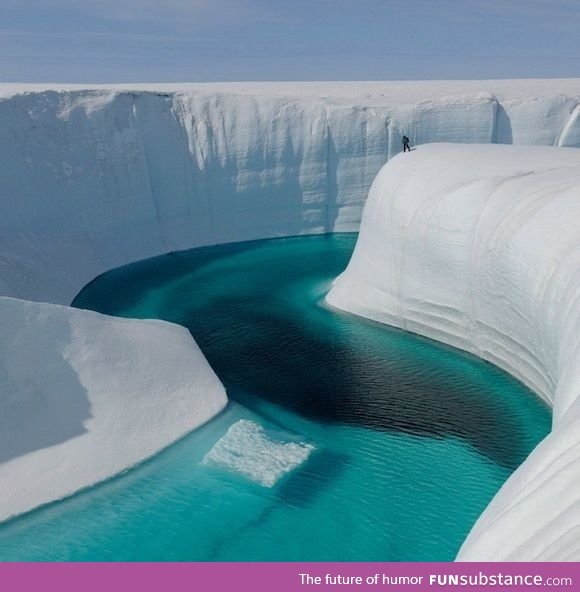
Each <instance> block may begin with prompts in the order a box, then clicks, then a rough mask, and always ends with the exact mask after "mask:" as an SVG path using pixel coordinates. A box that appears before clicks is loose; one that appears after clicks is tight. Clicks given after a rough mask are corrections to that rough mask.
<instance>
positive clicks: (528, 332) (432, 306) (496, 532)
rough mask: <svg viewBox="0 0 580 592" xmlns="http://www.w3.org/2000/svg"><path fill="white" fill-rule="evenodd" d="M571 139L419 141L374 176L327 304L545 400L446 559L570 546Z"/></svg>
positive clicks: (577, 214)
mask: <svg viewBox="0 0 580 592" xmlns="http://www.w3.org/2000/svg"><path fill="white" fill-rule="evenodd" d="M579 196H580V150H577V149H563V148H545V147H527V148H522V147H519V148H515V147H511V146H491V145H489V146H467V145H457V144H456V145H451V144H438V145H436V144H433V145H430V146H424V147H421V148H419V149H418V150H417V151H415V152H413V153H411V154H406V155H401V156H399V157H397V158H396V159H394V160H393V161H391V162H390V163H389V164H388V165H386V166H385V167H384V168H383V169H382V170H381V172H380V173H379V175H378V176H377V178H376V179H375V181H374V183H373V185H372V187H371V190H370V193H369V197H368V200H367V203H366V206H365V210H364V214H363V220H362V224H361V232H360V235H359V240H358V243H357V245H356V249H355V251H354V253H353V256H352V259H351V261H350V263H349V266H348V268H347V270H346V271H345V272H344V273H343V274H342V275H341V276H340V277H339V278H338V279H337V280H336V282H335V284H334V286H333V288H332V290H331V292H330V293H329V295H328V297H327V298H328V302H329V303H330V304H332V305H333V306H335V307H338V308H341V309H344V310H347V311H350V312H353V313H356V314H358V315H362V316H364V317H368V318H370V319H374V320H376V321H379V322H382V323H388V324H390V325H395V326H398V327H402V328H403V329H407V330H409V331H413V332H415V333H419V334H422V335H426V336H428V337H431V338H434V339H437V340H439V341H443V342H446V343H449V344H451V345H454V346H456V347H459V348H461V349H464V350H467V351H470V352H472V353H474V354H476V355H478V356H480V357H482V358H484V359H486V360H489V361H491V362H493V363H494V364H497V365H498V366H500V367H502V368H504V369H506V370H507V371H509V372H510V373H512V374H513V375H515V376H516V377H518V378H520V379H521V380H522V381H523V382H524V383H526V384H527V385H529V386H530V387H531V388H533V389H534V390H535V391H536V392H537V393H538V394H539V395H541V396H542V397H543V398H544V399H545V400H546V401H548V402H549V403H550V404H551V405H552V406H553V414H554V419H553V429H552V432H551V434H550V435H549V436H548V437H547V438H546V439H545V440H544V441H543V442H542V443H541V444H540V445H539V446H538V447H537V448H536V450H534V452H533V453H532V454H531V455H530V456H529V457H528V459H527V460H526V462H525V463H524V464H523V465H522V466H521V467H520V468H519V469H518V470H517V471H516V472H515V473H514V474H513V475H512V477H511V478H510V479H509V480H508V481H507V482H506V483H505V485H504V486H503V487H502V488H501V490H500V491H499V493H498V494H497V495H496V497H495V498H494V500H493V501H492V503H491V504H490V505H489V507H488V508H487V509H486V511H485V512H484V513H483V515H482V516H481V517H480V519H479V520H478V522H477V523H476V525H475V527H474V528H473V530H472V532H471V533H470V535H469V537H468V539H467V540H466V542H465V543H464V545H463V547H462V549H461V551H460V553H459V555H458V559H459V560H465V561H468V560H478V561H480V560H488V561H496V560H502V561H504V560H505V561H508V560H509V561H530V560H538V561H539V560H542V561H550V560H551V561H556V560H561V561H564V560H575V561H577V560H580V226H579V225H578V220H580V198H579Z"/></svg>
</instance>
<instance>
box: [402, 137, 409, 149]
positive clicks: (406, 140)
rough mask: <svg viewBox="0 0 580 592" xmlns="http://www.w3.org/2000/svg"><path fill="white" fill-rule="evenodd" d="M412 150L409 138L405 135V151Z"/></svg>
mask: <svg viewBox="0 0 580 592" xmlns="http://www.w3.org/2000/svg"><path fill="white" fill-rule="evenodd" d="M407 150H408V151H409V152H411V147H410V146H409V138H407V136H403V152H407Z"/></svg>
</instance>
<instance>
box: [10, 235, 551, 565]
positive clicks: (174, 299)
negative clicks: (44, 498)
mask: <svg viewBox="0 0 580 592" xmlns="http://www.w3.org/2000/svg"><path fill="white" fill-rule="evenodd" d="M355 240H356V237H355V236H354V235H327V236H316V237H300V238H289V239H277V240H266V241H257V242H251V243H242V244H236V245H223V246H218V247H211V248H203V249H196V250H192V251H187V252H181V253H173V254H170V255H166V256H163V257H158V258H155V259H151V260H148V261H143V262H139V263H135V264H132V265H129V266H126V267H123V268H120V269H117V270H113V271H111V272H109V273H107V274H105V275H103V276H101V277H100V278H97V280H95V281H94V282H92V283H91V284H89V285H88V286H87V287H85V289H84V290H83V291H82V292H81V293H80V294H79V296H78V297H77V298H76V300H75V302H74V304H75V305H76V306H78V307H82V308H90V309H94V310H99V311H101V312H105V313H109V314H114V315H119V316H127V317H138V318H151V317H154V318H161V319H166V320H169V321H173V322H176V323H180V324H182V325H184V326H186V327H188V328H189V329H191V331H192V333H193V335H194V336H195V338H196V340H197V342H198V343H199V345H200V346H201V348H202V350H203V351H204V353H205V355H206V356H207V358H208V360H209V361H210V363H211V364H212V366H213V368H214V369H215V370H216V372H217V373H218V375H219V376H220V378H221V379H222V381H223V382H224V384H225V385H226V387H227V389H228V394H229V397H230V399H231V403H230V404H229V405H228V407H227V408H226V410H225V411H224V412H223V413H222V414H221V415H220V416H219V417H217V418H216V419H215V420H213V421H211V422H210V423H209V424H207V425H206V426H204V427H203V428H201V429H200V430H198V431H196V432H194V433H193V434H191V435H189V436H188V437H186V438H185V439H183V440H182V441H180V442H178V443H177V444H176V445H174V446H172V447H171V448H169V449H168V450H166V451H164V452H162V453H161V454H159V455H158V456H156V457H155V458H153V459H151V460H150V461H148V462H146V463H144V464H142V465H141V466H139V467H137V468H136V469H133V470H131V471H129V472H127V473H125V474H124V475H121V476H119V477H117V478H115V479H112V480H110V481H109V482H106V483H104V484H101V485H99V486H97V487H94V488H92V489H90V490H87V491H85V492H82V493H80V494H77V495H75V496H73V497H72V498H70V499H68V500H64V501H62V502H58V503H55V504H52V505H50V506H47V507H45V508H41V509H39V510H37V511H35V512H32V513H30V514H28V515H26V516H23V517H21V518H18V519H15V520H12V521H10V522H8V523H6V524H4V525H2V526H1V527H0V559H1V560H73V561H83V560H91V561H112V560H118V561H120V560H124V561H134V560H142V561H154V560H157V561H171V560H173V561H183V560H191V561H213V560H223V561H236V560H237V561H252V560H282V561H285V560H297V561H299V560H308V561H326V560H335V561H348V560H353V561H354V560H359V561H446V560H452V559H453V558H454V556H455V554H456V552H457V551H458V549H459V546H460V545H461V542H462V540H463V539H464V538H465V536H466V535H467V533H468V531H469V529H470V528H471V526H472V525H473V523H474V521H475V520H476V518H477V516H478V515H479V514H480V513H481V512H482V510H483V509H484V508H485V506H486V504H487V503H488V502H489V501H490V499H491V497H492V496H493V495H494V493H495V492H496V491H497V490H498V488H499V487H500V486H501V484H502V483H503V482H504V481H505V479H506V478H507V477H508V476H509V475H510V473H511V472H512V471H513V470H514V469H515V468H516V467H517V466H519V464H521V462H522V461H523V460H524V459H525V457H526V456H527V454H529V452H530V451H531V450H532V449H533V447H534V446H535V445H536V444H537V443H538V442H539V441H540V440H541V439H542V438H543V437H544V436H545V435H546V434H547V433H548V431H549V428H550V414H549V410H548V409H547V408H546V406H545V405H544V404H543V403H541V402H540V401H539V399H538V398H537V397H536V396H534V395H533V394H532V393H530V392H529V391H528V390H527V389H525V388H524V387H523V386H522V385H521V384H520V383H518V382H517V381H515V380H514V379H512V378H511V377H510V376H508V375H507V374H505V373H503V372H501V371H499V370H498V369H497V368H495V367H493V366H491V365H489V364H486V363H484V362H482V361H480V360H478V359H476V358H474V357H472V356H469V355H466V354H463V353H461V352H459V351H457V350H454V349H452V348H449V347H445V346H442V345H440V344H436V343H434V342H432V341H429V340H426V339H422V338H419V337H417V336H414V335H411V334H408V333H405V332H402V331H398V330H394V329H390V328H388V327H384V326H379V325H377V324H373V323H369V322H366V321H363V320H361V319H359V318H356V317H353V316H350V315H347V314H344V313H340V312H337V311H331V310H328V309H327V308H325V307H324V306H323V303H322V301H323V297H324V294H325V293H326V291H327V290H328V288H329V284H330V282H331V280H332V279H333V278H334V277H336V276H337V275H338V274H339V273H340V272H341V271H342V270H343V269H344V268H345V266H346V264H347V262H348V259H349V257H350V254H351V252H352V249H353V247H354V242H355ZM240 419H247V420H251V421H253V422H255V423H258V424H260V425H262V426H264V427H265V428H266V429H267V430H269V432H270V433H275V434H276V437H277V438H278V439H281V440H291V441H295V440H299V441H302V442H307V443H309V444H311V445H312V446H314V447H315V450H314V452H313V453H312V454H311V456H310V457H309V458H308V460H306V462H304V463H303V464H302V465H300V466H298V467H296V468H295V469H294V470H293V471H291V472H290V473H289V474H287V475H286V476H284V477H282V478H281V479H280V480H279V481H278V482H277V483H276V484H275V485H274V486H273V487H271V488H267V487H263V486H261V485H259V484H258V483H256V482H254V481H252V480H250V479H248V478H246V477H244V476H243V475H241V474H240V473H238V472H236V471H235V470H233V469H228V468H227V467H221V468H220V467H215V466H213V467H212V466H206V465H204V464H201V461H202V459H203V457H204V455H205V454H206V453H207V452H208V451H209V450H210V449H211V448H212V447H213V446H214V444H215V443H216V442H217V441H218V440H219V439H220V438H221V437H222V436H224V434H225V433H226V431H227V430H228V428H229V427H230V426H232V425H233V424H234V423H235V422H237V421H239V420H240Z"/></svg>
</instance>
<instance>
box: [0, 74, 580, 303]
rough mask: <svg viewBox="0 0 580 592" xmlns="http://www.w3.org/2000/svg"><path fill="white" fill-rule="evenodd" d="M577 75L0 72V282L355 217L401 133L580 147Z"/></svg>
mask: <svg viewBox="0 0 580 592" xmlns="http://www.w3.org/2000/svg"><path fill="white" fill-rule="evenodd" d="M579 100H580V80H574V79H569V80H520V81H505V80H504V81H461V82H444V81H439V82H437V81H429V82H367V83H365V82H356V83H271V84H268V83H259V84H258V83H256V84H248V83H235V84H192V85H151V84H150V85H133V86H130V87H121V86H113V87H102V86H96V87H81V86H52V87H50V88H47V87H42V86H38V85H0V170H1V171H2V174H1V175H0V294H2V295H7V296H14V297H20V298H27V299H33V300H41V301H48V302H55V303H60V304H68V303H69V302H70V301H71V300H72V298H73V297H74V296H75V294H76V293H77V292H78V290H79V289H80V288H81V287H82V286H84V285H85V284H86V283H88V282H89V281H90V280H92V279H93V278H95V277H96V276H97V275H99V274H101V273H103V272H105V271H107V270H109V269H112V268H114V267H118V266H120V265H123V264H126V263H129V262H132V261H135V260H137V259H143V258H147V257H152V256H154V255H159V254H163V253H167V252H170V251H172V250H181V249H189V248H192V247H196V246H200V245H207V244H216V243H223V242H231V241H238V240H250V239H255V238H266V237H273V236H283V235H296V234H302V233H319V232H331V231H348V230H358V226H359V223H360V214H361V211H362V206H363V203H364V200H365V198H366V195H367V193H368V189H369V187H370V185H371V182H372V180H373V179H374V177H375V175H376V174H377V172H378V171H379V169H380V168H381V166H382V165H383V164H384V162H385V160H388V159H389V158H391V157H392V156H394V155H395V154H397V153H398V152H399V151H400V149H401V136H402V134H403V133H405V134H407V135H408V136H409V137H410V138H411V140H412V142H413V144H424V143H428V142H441V141H448V142H471V143H490V142H495V143H514V144H550V145H560V146H580V117H579V113H580V108H579Z"/></svg>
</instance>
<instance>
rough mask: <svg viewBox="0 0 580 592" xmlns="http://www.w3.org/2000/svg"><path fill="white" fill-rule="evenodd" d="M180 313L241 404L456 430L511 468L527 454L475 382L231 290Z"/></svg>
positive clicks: (428, 431) (409, 429) (406, 429)
mask: <svg viewBox="0 0 580 592" xmlns="http://www.w3.org/2000/svg"><path fill="white" fill-rule="evenodd" d="M328 314H333V313H330V312H329V313H328ZM218 318H219V319H221V323H219V327H220V328H219V329H216V327H215V324H214V322H215V319H218ZM236 318H243V319H244V323H245V326H246V327H251V331H249V330H241V331H240V330H239V328H236ZM182 321H183V324H185V325H186V326H187V327H189V328H190V330H191V331H192V334H193V335H194V336H195V339H196V340H197V342H198V344H199V345H200V347H201V349H202V351H204V353H205V355H206V357H207V359H208V361H209V362H210V364H211V366H212V367H213V368H214V370H215V371H216V372H217V374H218V376H220V378H221V379H222V380H223V382H224V384H226V386H227V387H228V392H230V393H231V396H232V397H233V398H234V399H236V398H237V399H238V401H239V402H240V403H242V404H243V405H245V406H246V407H249V408H255V407H256V404H259V402H260V401H261V400H267V401H269V402H271V403H274V404H277V405H280V406H282V407H285V408H286V409H288V410H290V411H292V412H294V413H298V414H299V415H301V416H303V417H307V418H309V419H314V420H316V421H318V422H324V423H335V424H345V425H356V426H360V427H366V428H371V429H376V430H385V431H391V432H403V433H407V434H413V435H416V436H423V437H435V438H445V437H449V436H452V437H457V438H461V439H463V440H465V441H467V442H469V443H470V444H471V445H472V446H474V447H475V448H476V449H477V450H479V452H480V453H482V454H484V455H486V456H487V457H489V458H490V459H491V460H493V461H494V462H496V463H498V464H500V465H501V466H504V467H506V468H508V469H511V470H513V469H515V468H516V467H518V466H519V465H520V464H521V462H522V461H523V460H524V459H525V457H526V455H527V453H528V450H527V449H526V448H525V447H524V446H522V443H521V438H520V437H519V430H518V426H517V423H515V422H513V421H512V420H511V418H510V417H505V414H504V413H502V410H501V409H500V408H499V407H498V406H496V405H494V403H493V401H490V400H484V399H482V397H480V396H478V393H477V392H472V393H470V392H469V389H470V388H471V389H473V390H474V391H475V390H476V388H475V385H469V383H468V382H467V381H465V379H462V377H460V376H459V377H458V376H457V375H446V374H445V373H443V372H440V373H437V372H428V370H429V369H426V368H420V367H417V366H416V365H414V364H413V363H412V360H408V361H407V363H406V364H405V363H401V360H400V359H398V358H396V357H394V358H389V356H388V355H381V353H380V352H376V351H375V352H373V351H370V350H369V349H368V344H365V343H364V342H363V343H361V342H359V343H356V342H355V343H353V344H348V343H344V342H341V340H338V339H325V338H320V337H318V336H317V335H316V334H315V332H313V331H308V330H305V326H304V324H303V323H301V322H300V321H299V320H294V319H292V318H291V317H289V316H284V317H283V318H281V317H280V316H279V315H278V313H277V311H267V310H264V309H262V310H256V309H253V310H248V309H247V308H246V307H245V305H244V303H242V302H239V301H238V300H237V299H236V298H235V297H228V298H225V297H224V298H220V299H219V300H214V301H213V302H212V305H211V306H210V307H209V308H205V309H204V315H203V317H201V316H198V315H195V316H191V317H189V318H187V319H182ZM349 321H350V322H351V323H352V322H354V323H357V322H360V321H356V320H349ZM346 322H348V321H346ZM373 329H374V330H375V331H384V330H385V329H383V328H378V327H376V328H373V327H369V330H373ZM409 339H413V338H412V337H409ZM225 344H227V347H224V345H225ZM433 347H434V346H433ZM365 349H366V351H365ZM426 370H427V371H426ZM426 375H427V376H426ZM239 389H242V390H243V391H244V392H246V393H247V392H251V393H253V394H254V396H255V397H257V399H258V400H257V401H256V399H254V398H253V397H251V396H248V395H243V394H239ZM470 395H471V396H470Z"/></svg>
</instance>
